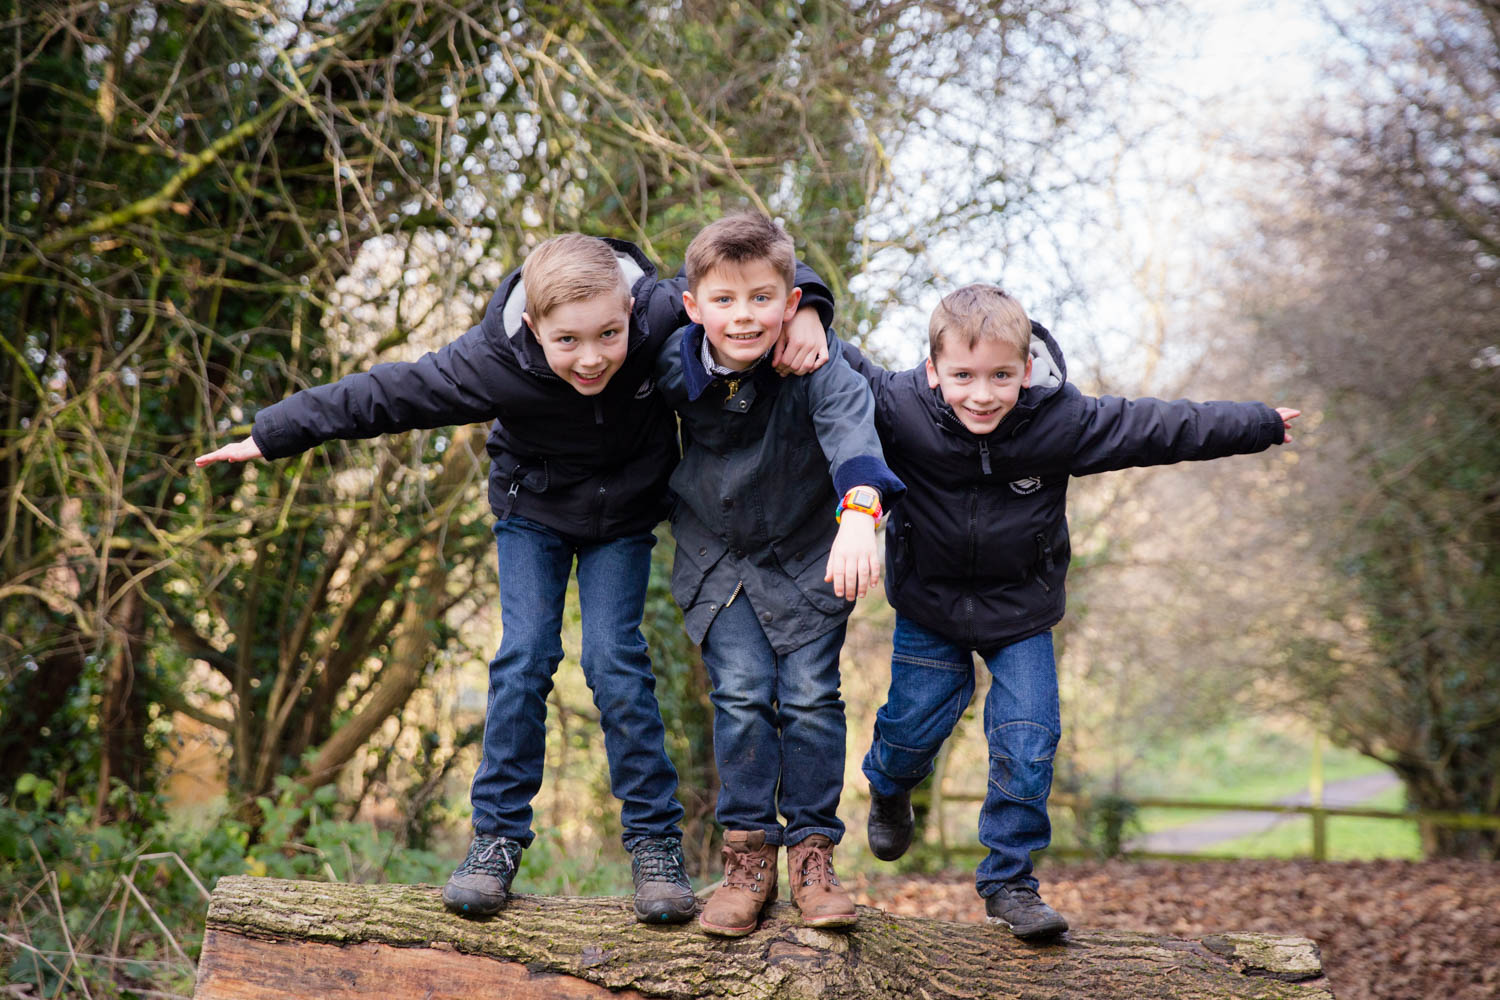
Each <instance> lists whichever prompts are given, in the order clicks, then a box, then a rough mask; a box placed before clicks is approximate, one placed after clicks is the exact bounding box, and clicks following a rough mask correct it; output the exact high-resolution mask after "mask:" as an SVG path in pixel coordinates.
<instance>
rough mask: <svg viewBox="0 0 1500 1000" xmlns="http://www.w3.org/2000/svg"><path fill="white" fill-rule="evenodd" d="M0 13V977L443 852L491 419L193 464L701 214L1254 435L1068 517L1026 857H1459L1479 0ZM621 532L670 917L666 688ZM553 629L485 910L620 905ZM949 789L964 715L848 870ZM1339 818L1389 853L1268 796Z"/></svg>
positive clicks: (1098, 380)
mask: <svg viewBox="0 0 1500 1000" xmlns="http://www.w3.org/2000/svg"><path fill="white" fill-rule="evenodd" d="M0 12H3V13H0V52H3V55H0V136H3V138H0V147H3V161H0V346H3V353H0V906H3V908H4V916H3V917H0V920H3V921H4V922H5V923H6V933H5V935H4V937H3V938H0V958H3V959H4V960H5V961H6V963H7V964H8V968H9V970H10V976H11V977H12V979H13V980H14V981H17V982H22V983H26V984H31V985H30V986H28V987H27V988H33V987H34V988H35V989H36V991H37V992H36V993H35V994H34V995H61V994H62V993H64V992H69V991H70V990H71V989H72V987H73V984H75V982H78V981H86V982H87V983H89V984H90V985H92V987H93V989H94V993H93V995H95V996H99V995H106V996H112V995H123V993H128V992H129V991H130V990H131V989H147V988H150V989H155V990H157V992H158V995H160V994H163V993H165V994H173V993H175V994H185V993H188V992H190V991H191V982H192V961H193V958H194V957H195V956H196V948H197V942H198V940H199V938H200V937H201V933H202V912H203V902H204V898H205V892H206V889H207V888H208V887H211V885H212V880H213V879H214V878H215V877H217V876H218V875H221V874H225V873H242V872H247V871H248V872H253V873H259V874H273V875H282V876H296V877H305V878H329V879H340V880H350V879H358V880H399V881H428V882H433V881H441V880H442V879H444V878H445V877H446V875H447V873H448V871H449V870H450V868H451V866H452V865H453V864H454V863H455V862H456V860H457V859H459V858H460V857H461V856H462V853H463V849H464V846H465V844H466V842H467V838H468V832H469V831H468V801H467V788H468V781H469V778H470V776H471V775H472V773H473V771H474V767H475V763H476V759H477V758H476V755H477V753H478V748H479V737H480V733H481V726H482V712H483V706H484V694H485V682H486V664H487V661H488V659H489V657H490V655H491V654H492V652H493V651H494V649H495V648H496V646H497V644H498V639H499V614H498V608H497V606H496V600H495V573H496V567H495V558H494V555H493V547H492V544H491V540H490V535H489V530H488V528H489V523H490V518H491V515H490V513H489V510H488V505H487V503H486V500H485V495H484V482H485V473H486V469H485V457H484V449H483V441H484V434H485V428H483V427H480V426H470V427H455V428H444V429H439V430H433V431H425V432H417V433H411V434H406V435H401V436H392V437H386V438H382V439H377V440H375V441H370V442H346V443H333V444H330V445H328V446H325V447H323V448H320V449H318V450H316V451H314V452H311V453H308V454H306V455H303V456H301V457H298V458H295V459H290V460H286V461H282V462H277V463H257V464H248V465H243V466H223V465H220V466H215V467H213V468H212V469H209V470H207V471H203V470H197V469H195V468H194V466H193V462H192V459H193V457H194V456H195V455H198V454H201V453H203V452H206V451H208V450H211V449H213V448H215V447H218V446H219V445H222V444H224V443H227V442H228V441H231V440H234V439H238V438H240V437H243V436H245V435H246V434H247V433H248V430H249V425H250V422H251V421H252V420H253V417H254V414H255V412H256V411H257V409H258V408H260V407H262V406H264V405H267V404H269V403H270V402H273V401H275V400H278V399H281V398H283V397H284V396H286V395H287V394H289V393H291V392H294V391H296V390H297V389H299V388H302V387H305V386H308V385H314V384H319V383H323V382H328V381H332V380H334V379H336V378H338V377H339V376H341V375H343V374H345V373H348V372H352V371H358V370H362V369H365V368H367V367H368V366H370V365H372V364H375V363H378V362H383V361H393V360H403V359H405V360H409V359H413V358H415V357H418V356H420V354H422V353H423V352H425V351H428V350H431V349H434V348H436V347H437V346H439V345H441V344H443V343H445V342H447V341H448V340H450V339H452V338H453V337H455V336H457V335H458V334H460V333H462V332H463V331H464V330H465V329H467V328H468V326H469V325H471V324H472V323H474V322H476V321H477V319H478V317H479V315H480V314H481V312H482V310H483V307H484V305H485V303H486V302H487V300H488V296H489V294H490V293H491V291H493V289H494V287H495V285H496V284H497V282H498V280H499V278H500V277H501V276H502V275H504V274H505V273H506V272H507V271H509V270H510V269H511V268H514V267H516V266H518V265H519V264H520V262H521V260H522V259H523V258H524V256H525V253H526V252H527V250H528V248H530V247H531V246H534V245H535V244H536V243H538V242H540V241H541V240H543V239H545V238H547V237H548V236H551V235H553V234H556V233H558V232H565V231H570V230H580V231H583V232H587V233H592V234H597V235H611V236H618V237H622V238H625V239H629V240H633V241H635V242H637V243H639V244H640V245H641V246H642V247H643V248H644V249H645V250H646V252H647V253H648V255H649V256H651V257H652V258H653V259H654V260H656V261H657V262H658V264H659V266H660V268H661V269H662V270H663V271H666V272H668V273H671V272H675V270H676V268H677V267H678V265H679V263H680V261H681V255H682V253H683V250H684V248H685V246H686V244H687V242H688V240H689V239H691V237H692V236H693V235H694V233H695V232H696V231H697V228H698V227H699V226H700V225H701V224H702V223H703V222H705V221H708V220H711V219H712V218H714V217H716V216H718V215H719V214H721V213H724V212H727V211H732V210H736V209H741V208H746V207H754V208H759V209H762V210H764V211H767V212H768V213H770V214H772V215H773V216H775V217H776V218H778V219H779V220H781V221H782V222H783V224H784V225H785V226H786V227H787V229H788V230H789V231H790V232H791V233H792V234H793V235H794V237H795V238H796V241H797V245H798V249H799V253H800V254H801V256H802V257H803V259H804V260H806V261H807V262H808V263H809V264H811V265H812V266H813V267H814V268H816V269H817V270H818V271H819V272H820V273H821V274H822V276H823V277H824V278H825V279H826V280H827V281H828V282H829V284H830V285H831V286H832V287H833V288H834V289H835V292H836V294H837V297H838V328H839V330H840V332H841V333H842V334H843V335H845V336H846V337H849V338H851V339H853V340H856V341H859V342H861V343H863V344H864V345H865V346H866V347H867V348H868V349H870V350H871V351H873V352H874V353H875V354H876V355H877V356H878V357H880V358H882V359H883V360H885V361H886V363H888V364H889V365H890V366H892V367H906V366H910V365H913V364H916V363H919V362H920V360H921V358H922V356H923V352H924V350H925V343H926V317H927V314H928V312H929V311H930V310H931V308H932V306H933V305H934V304H935V303H936V301H937V299H938V298H940V297H941V295H942V294H944V293H945V292H947V291H949V290H951V289H952V288H954V287H957V286H958V285H960V284H963V283H966V282H969V281H988V282H993V283H997V284H1000V285H1002V286H1004V287H1006V288H1007V289H1008V290H1010V291H1011V292H1012V293H1013V294H1015V295H1016V296H1017V297H1018V298H1019V299H1020V301H1021V302H1022V303H1023V304H1024V305H1025V306H1026V307H1027V309H1028V311H1029V312H1030V313H1031V315H1032V316H1033V317H1034V318H1035V319H1037V320H1038V321H1040V322H1041V323H1042V324H1043V325H1045V326H1047V327H1048V328H1049V329H1050V330H1051V331H1052V332H1053V333H1054V334H1055V336H1056V337H1057V339H1058V341H1059V342H1060V343H1061V345H1062V347H1063V350H1064V352H1065V354H1066V356H1067V361H1068V371H1069V376H1070V378H1071V379H1072V380H1073V381H1074V382H1075V383H1076V384H1077V385H1078V386H1079V387H1080V388H1082V389H1083V390H1084V391H1085V392H1091V393H1110V394H1118V395H1154V396H1163V397H1169V398H1175V397H1178V396H1187V397H1191V398H1195V399H1211V398H1219V399H1261V400H1264V401H1266V402H1268V403H1270V404H1271V405H1273V406H1293V407H1297V408H1300V409H1301V410H1302V411H1303V414H1304V416H1303V417H1302V419H1301V420H1300V421H1299V422H1298V424H1297V426H1296V427H1295V429H1294V436H1295V437H1296V442H1295V444H1294V445H1292V446H1290V447H1285V448H1278V449H1273V450H1272V451H1271V452H1269V453H1266V454H1263V455H1259V456H1253V457H1248V458H1237V459H1230V460H1226V461H1222V462H1217V463H1212V464H1206V465H1203V464H1194V465H1186V466H1178V467H1172V468H1166V469H1156V470H1145V471H1139V470H1138V471H1131V472H1125V473H1116V474H1111V475H1107V476H1100V477H1092V478H1088V479H1082V480H1078V481H1075V483H1074V485H1073V488H1072V497H1073V501H1072V505H1071V511H1070V515H1071V523H1072V531H1073V544H1074V562H1073V568H1072V573H1071V577H1070V585H1069V612H1068V617H1067V618H1066V619H1065V621H1064V622H1063V623H1062V625H1061V626H1059V628H1058V629H1057V631H1056V640H1057V646H1058V651H1059V670H1060V675H1061V682H1062V692H1063V706H1064V707H1063V718H1064V743H1063V747H1062V749H1061V750H1060V752H1059V757H1058V777H1057V783H1056V787H1055V789H1054V799H1053V810H1052V811H1053V816H1054V822H1055V825H1056V836H1055V840H1056V843H1055V847H1054V851H1053V852H1049V858H1050V856H1051V855H1056V856H1057V857H1067V856H1077V855H1087V856H1095V857H1101V856H1113V855H1117V854H1120V853H1122V852H1132V851H1133V852H1148V853H1153V854H1162V855H1171V856H1177V855H1184V854H1206V855H1213V856H1219V857H1234V858H1254V857H1303V856H1306V857H1315V858H1319V859H1322V858H1327V859H1332V860H1337V859H1356V858H1403V859H1421V858H1460V859H1465V858H1466V859H1491V860H1492V859H1495V858H1496V857H1497V856H1500V821H1496V820H1495V819H1494V816H1495V814H1497V813H1500V778H1497V776H1500V655H1497V652H1500V650H1497V645H1500V632H1497V628H1496V625H1497V617H1500V615H1497V611H1496V608H1497V602H1500V562H1497V554H1496V548H1495V546H1496V539H1497V533H1500V516H1497V511H1500V462H1497V458H1500V394H1497V392H1496V385H1497V380H1500V322H1497V319H1496V316H1497V310H1496V305H1497V301H1496V298H1497V290H1500V13H1497V11H1496V8H1495V5H1494V4H1493V3H1490V2H1487V0H1417V2H1411V0H1407V2H1396V0H1326V2H1321V3H1320V2H1311V0H1306V2H1297V0H1008V2H1004V3H994V4H991V3H967V2H958V0H953V2H936V3H934V2H923V3H916V2H904V0H887V2H866V3H854V4H833V3H822V2H818V0H805V2H796V0H785V2H774V3H769V2H765V3H749V2H735V3H727V4H724V3H712V4H710V3H700V2H697V0H682V2H677V3H655V2H639V3H637V2H623V0H620V2H611V0H602V2H592V3H588V4H566V5H547V4H539V5H538V4H524V5H523V4H520V3H505V2H498V0H454V2H451V3H447V4H422V3H412V2H403V0H384V2H381V0H338V2H333V0H233V2H230V0H214V2H204V3H167V2H145V0H139V2H100V3H93V4H77V3H72V2H63V0H25V2H24V3H22V2H21V0H9V2H8V3H4V4H0ZM660 534H661V536H662V541H661V544H659V545H658V548H657V561H656V569H655V572H654V575H653V582H652V591H651V595H650V599H649V602H648V610H647V620H646V624H645V630H646V632H647V637H648V640H649V641H650V643H651V648H652V653H653V656H654V659H655V663H656V668H657V673H658V677H659V685H658V691H659V694H660V696H661V700H662V707H663V712H664V715H665V717H666V721H667V726H668V737H669V750H670V751H671V753H672V756H673V759H674V761H675V762H676V764H677V767H678V769H679V772H680V774H681V778H682V785H681V798H682V801H683V804H684V806H685V807H686V808H687V812H688V821H687V839H686V842H685V843H686V845H687V848H688V857H689V860H690V863H691V864H692V865H693V866H694V871H695V874H696V876H697V878H696V884H699V885H706V884H708V883H710V882H711V881H712V880H713V878H714V877H716V876H714V875H713V871H714V869H715V866H716V864H717V854H716V842H715V840H714V837H715V830H714V827H713V820H712V815H713V802H714V796H715V792H716V776H715V774H714V769H713V760H712V754H711V735H710V713H709V708H708V704H707V700H706V692H707V678H706V674H705V672H704V670H703V667H702V664H701V662H700V661H699V659H698V656H697V651H696V649H695V648H694V647H693V646H692V645H691V644H690V643H689V642H687V640H686V639H685V637H684V636H683V635H682V633H681V627H680V617H679V616H678V614H677V611H676V609H675V607H674V606H673V604H672V601H671V598H670V596H669V594H668V591H667V588H666V575H665V574H666V569H667V567H669V566H670V560H671V542H670V538H669V536H668V535H667V533H666V531H665V529H662V531H661V532H660ZM569 616H570V617H569V619H568V623H567V631H566V634H565V637H564V641H565V647H566V648H567V650H568V656H567V659H566V660H565V661H564V663H563V665H562V667H561V669H560V670H559V671H558V675H557V684H556V689H555V691H554V693H553V695H552V699H551V713H550V716H549V745H548V760H547V767H548V770H547V778H546V784H545V785H544V787H543V789H542V792H541V794H540V795H539V797H538V799H537V801H536V808H537V824H536V828H537V831H538V839H537V842H536V844H535V845H534V846H533V847H532V849H531V850H529V851H528V852H527V854H526V856H525V860H524V864H523V870H522V875H521V880H520V882H519V883H518V888H523V887H524V890H525V891H535V892H565V893H619V892H625V891H628V887H629V864H628V857H627V856H626V855H625V854H624V853H623V851H622V850H621V848H620V845H619V841H618V832H619V822H618V807H617V804H616V803H615V802H614V801H613V800H612V799H611V798H610V796H609V792H608V781H607V776H606V774H605V771H604V755H603V747H602V740H601V738H600V736H599V733H598V729H597V725H596V722H597V712H596V709H595V708H594V706H593V705H592V703H591V701H590V698H589V693H588V690H587V687H586V685H585V684H584V682H583V678H582V675H581V673H580V672H579V670H578V667H577V647H578V629H577V617H576V616H577V608H576V603H573V602H571V601H570V606H569ZM891 624H892V613H891V611H890V609H889V608H888V607H887V606H886V605H885V604H884V602H883V600H882V599H881V598H879V597H875V598H871V599H869V600H867V601H866V602H863V603H862V605H861V607H860V608H859V609H858V611H857V612H856V615H855V619H854V624H853V626H852V629H851V633H850V640H849V642H848V645H847V647H846V649H845V653H844V663H843V676H844V694H845V699H846V702H847V704H848V715H849V746H848V751H849V753H848V760H847V765H846V772H847V782H846V794H845V797H844V807H843V814H844V816H845V819H846V821H847V822H848V823H849V826H850V831H851V835H850V836H849V837H848V839H847V840H846V841H845V847H844V848H842V849H841V852H840V866H841V871H842V872H845V873H846V878H847V877H849V876H860V875H862V874H863V873H866V872H874V871H876V870H877V867H878V869H879V870H880V871H890V870H891V868H890V866H883V865H882V866H877V865H876V863H875V862H874V861H873V860H872V859H870V858H869V857H868V856H867V855H866V854H865V853H864V846H863V833H862V829H863V820H864V810H865V808H866V804H867V803H866V790H865V787H864V782H863V780H862V778H861V777H860V775H859V773H858V764H859V760H860V758H861V757H862V755H863V753H864V751H865V749H866V748H867V746H868V741H869V737H870V728H871V723H872V721H873V718H874V713H875V710H876V708H878V707H879V705H880V703H881V701H882V699H883V695H884V690H885V683H886V681H887V678H888V669H889V665H888V657H889V637H890V628H891ZM983 673H984V671H983V670H981V674H983ZM983 682H984V678H983V677H981V688H980V694H979V695H977V696H976V703H979V702H982V694H983V690H984V688H983ZM985 754H986V750H985V747H984V741H983V734H982V732H981V727H980V725H979V724H978V723H977V722H976V721H974V720H973V719H972V718H966V719H965V720H964V721H963V722H962V723H961V724H960V727H959V730H958V732H957V734H956V736H955V739H954V740H953V741H952V743H951V745H950V747H949V748H948V750H947V752H946V753H945V755H944V757H943V758H942V760H941V762H940V766H939V770H938V773H937V775H935V776H934V779H933V780H932V781H930V782H929V784H928V785H927V786H925V787H924V789H923V790H921V792H920V793H919V795H918V805H919V807H920V810H921V814H922V815H921V820H922V832H921V835H920V843H919V845H918V848H917V849H916V850H914V851H913V853H912V854H911V855H910V856H909V857H908V858H907V859H903V861H902V863H901V865H902V866H903V867H902V870H904V871H928V870H931V871H938V870H950V871H957V872H959V874H960V876H962V875H963V873H964V872H965V871H967V870H969V869H971V868H972V864H973V861H974V860H975V858H976V855H975V853H974V852H975V850H976V849H977V844H976V842H975V815H976V811H977V797H978V796H980V795H982V792H983V786H984V781H985V765H986V758H985ZM1184 802H1186V803H1187V804H1186V805H1183V804H1182V803H1184ZM1204 802H1216V803H1219V804H1222V805H1228V806H1231V807H1234V808H1233V809H1231V810H1230V811H1229V812H1228V813H1227V814H1225V813H1224V812H1211V811H1206V810H1203V809H1200V808H1197V807H1196V806H1195V803H1204ZM1257 806H1261V807H1265V806H1272V807H1276V806H1280V807H1282V808H1283V809H1285V808H1294V809H1302V810H1303V811H1301V812H1295V811H1294V812H1285V811H1283V812H1274V811H1272V812H1266V811H1255V808H1254V807H1257ZM1348 807H1354V808H1356V809H1358V810H1363V811H1366V812H1372V813H1381V812H1397V813H1404V814H1407V818H1404V819H1391V818H1384V817H1380V816H1363V817H1357V816H1344V815H1329V814H1327V813H1324V812H1321V811H1320V810H1322V809H1324V808H1333V809H1338V808H1348ZM1486 817H1489V818H1488V819H1487V818H1486ZM1046 863H1047V862H1045V861H1044V865H1045V864H1046ZM977 906H978V904H977V902H975V904H974V908H975V909H976V910H977ZM111 941H112V944H111ZM85 945H88V946H87V947H85ZM111 949H113V950H111ZM79 955H84V956H85V957H84V958H79V957H78V956H79ZM70 956H71V957H70ZM89 956H93V957H89ZM101 956H102V957H101ZM111 990H113V991H115V992H110V991H111ZM122 991H123V993H122ZM18 995H33V994H30V993H22V994H18ZM132 995H134V994H132Z"/></svg>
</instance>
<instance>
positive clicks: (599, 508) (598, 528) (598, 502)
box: [594, 483, 606, 538]
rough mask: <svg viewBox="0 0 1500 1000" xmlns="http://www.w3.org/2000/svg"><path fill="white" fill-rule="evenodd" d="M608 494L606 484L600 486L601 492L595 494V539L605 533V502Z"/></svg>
mask: <svg viewBox="0 0 1500 1000" xmlns="http://www.w3.org/2000/svg"><path fill="white" fill-rule="evenodd" d="M605 497H606V492H605V489H604V484H603V483H600V484H599V492H598V493H595V494H594V537H595V538H598V537H599V536H600V535H601V534H603V531H604V500H605Z"/></svg>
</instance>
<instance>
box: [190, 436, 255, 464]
mask: <svg viewBox="0 0 1500 1000" xmlns="http://www.w3.org/2000/svg"><path fill="white" fill-rule="evenodd" d="M260 457H261V454H260V446H259V445H257V444H256V443H255V438H253V437H247V438H245V440H243V441H236V442H235V443H234V444H226V445H225V446H224V447H222V448H220V449H218V450H217V451H211V452H209V453H208V454H207V455H199V456H198V457H197V458H195V459H193V463H194V464H195V465H197V466H198V468H200V469H201V468H203V467H204V466H205V465H213V464H214V463H215V462H248V461H250V459H252V458H260Z"/></svg>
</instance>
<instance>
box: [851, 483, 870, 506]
mask: <svg viewBox="0 0 1500 1000" xmlns="http://www.w3.org/2000/svg"><path fill="white" fill-rule="evenodd" d="M849 502H850V504H851V505H853V506H858V507H873V506H875V504H876V500H875V491H874V490H872V489H864V488H861V489H856V490H851V491H850V493H849Z"/></svg>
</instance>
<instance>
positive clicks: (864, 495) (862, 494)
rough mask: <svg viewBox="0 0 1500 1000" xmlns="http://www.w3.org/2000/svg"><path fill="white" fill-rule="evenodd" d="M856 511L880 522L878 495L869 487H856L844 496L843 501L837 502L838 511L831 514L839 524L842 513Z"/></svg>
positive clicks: (841, 519)
mask: <svg viewBox="0 0 1500 1000" xmlns="http://www.w3.org/2000/svg"><path fill="white" fill-rule="evenodd" d="M846 510H857V511H859V512H860V513H863V514H869V515H870V516H871V517H873V518H874V519H875V520H877V521H879V520H880V494H879V493H877V492H876V491H875V490H874V488H873V487H870V486H856V487H854V488H853V489H852V490H850V491H849V492H848V493H845V494H844V499H842V500H840V501H839V509H838V510H836V511H835V512H834V514H833V519H834V520H835V521H838V522H839V523H840V524H842V523H843V521H844V511H846Z"/></svg>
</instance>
